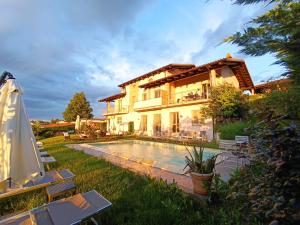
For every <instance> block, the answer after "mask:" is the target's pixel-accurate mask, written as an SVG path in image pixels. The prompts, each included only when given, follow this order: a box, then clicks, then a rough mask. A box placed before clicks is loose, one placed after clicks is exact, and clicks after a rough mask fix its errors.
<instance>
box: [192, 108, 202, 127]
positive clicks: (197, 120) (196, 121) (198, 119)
mask: <svg viewBox="0 0 300 225" xmlns="http://www.w3.org/2000/svg"><path fill="white" fill-rule="evenodd" d="M203 124H205V119H204V117H203V115H202V114H201V111H200V110H193V111H192V125H193V126H200V125H203Z"/></svg>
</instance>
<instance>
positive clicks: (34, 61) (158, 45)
mask: <svg viewBox="0 0 300 225" xmlns="http://www.w3.org/2000/svg"><path fill="white" fill-rule="evenodd" d="M270 7H272V6H271V5H267V6H266V5H264V4H257V5H250V6H239V5H234V4H232V1H230V0H209V1H206V0H203V1H199V0H185V1H181V0H161V1H159V0H126V1H125V0H63V1H62V0H0V15H1V19H0V43H1V44H0V73H2V71H5V70H6V71H9V72H11V73H13V74H14V76H15V78H16V80H17V81H18V82H19V83H20V84H21V86H22V88H23V91H24V101H25V106H26V108H27V111H28V114H29V117H30V118H31V119H44V120H50V119H52V118H62V112H63V111H64V109H65V108H66V106H67V104H68V102H69V100H70V99H71V98H72V96H73V95H74V93H75V92H80V91H83V92H85V94H86V96H87V99H88V101H89V102H90V104H91V105H92V107H93V109H94V111H93V114H94V116H95V117H101V116H102V110H103V109H104V107H105V104H104V103H99V102H98V101H97V100H98V99H100V98H102V97H105V96H109V95H112V94H116V93H118V92H119V88H118V84H120V83H122V82H125V81H127V80H129V79H131V78H134V77H137V76H139V75H142V74H144V73H147V72H149V71H151V70H154V69H156V68H159V67H161V66H164V65H167V64H170V63H193V64H196V65H201V64H204V63H208V62H210V61H213V60H216V59H219V58H223V57H225V55H226V53H230V54H231V55H232V56H233V57H238V58H243V59H244V60H245V61H246V64H247V66H248V69H249V72H250V74H251V76H252V79H253V81H254V83H255V84H257V83H260V82H262V81H265V80H268V79H269V78H271V77H276V76H279V75H280V74H281V73H282V72H283V71H284V69H283V68H281V67H280V66H279V65H274V64H273V63H274V61H275V58H274V57H273V56H271V55H267V56H261V57H249V56H246V55H242V54H240V53H239V50H240V49H239V48H238V47H237V46H235V45H232V44H228V43H223V40H224V38H225V37H227V36H229V35H230V34H233V33H234V32H236V31H241V30H242V29H243V28H245V26H246V24H247V23H248V22H249V21H250V20H251V19H252V18H255V17H256V16H258V15H260V14H262V13H263V12H265V11H266V10H268V9H270Z"/></svg>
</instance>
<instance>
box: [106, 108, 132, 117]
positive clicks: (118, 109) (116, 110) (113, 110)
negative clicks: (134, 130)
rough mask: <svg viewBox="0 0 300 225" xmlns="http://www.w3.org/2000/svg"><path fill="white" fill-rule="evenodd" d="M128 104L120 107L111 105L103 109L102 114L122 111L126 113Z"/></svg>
mask: <svg viewBox="0 0 300 225" xmlns="http://www.w3.org/2000/svg"><path fill="white" fill-rule="evenodd" d="M128 108H129V107H128V106H122V107H111V108H108V109H105V110H104V111H103V114H104V115H108V114H122V113H128Z"/></svg>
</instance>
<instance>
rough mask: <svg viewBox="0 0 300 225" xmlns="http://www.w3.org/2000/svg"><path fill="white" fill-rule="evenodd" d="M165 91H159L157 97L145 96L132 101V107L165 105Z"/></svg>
mask: <svg viewBox="0 0 300 225" xmlns="http://www.w3.org/2000/svg"><path fill="white" fill-rule="evenodd" d="M167 99H168V98H167V92H165V91H161V93H160V96H159V97H153V98H147V99H145V100H140V101H137V102H135V103H134V109H141V108H148V107H155V106H161V105H165V104H166V103H167Z"/></svg>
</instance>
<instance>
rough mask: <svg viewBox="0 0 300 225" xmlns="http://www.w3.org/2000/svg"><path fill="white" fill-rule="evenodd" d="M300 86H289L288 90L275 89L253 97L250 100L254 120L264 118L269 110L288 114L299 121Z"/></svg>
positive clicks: (251, 115) (251, 114) (277, 113)
mask: <svg viewBox="0 0 300 225" xmlns="http://www.w3.org/2000/svg"><path fill="white" fill-rule="evenodd" d="M299 93H300V86H296V85H293V86H289V88H288V89H287V90H286V91H281V90H274V91H272V92H271V93H266V94H264V95H261V97H260V98H257V99H255V98H252V99H253V100H252V101H250V109H251V110H250V117H252V120H257V119H261V118H264V117H265V116H266V114H268V113H269V112H273V113H274V114H275V115H287V116H288V117H289V118H291V119H293V120H296V121H298V122H299V118H300V94H299Z"/></svg>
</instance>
